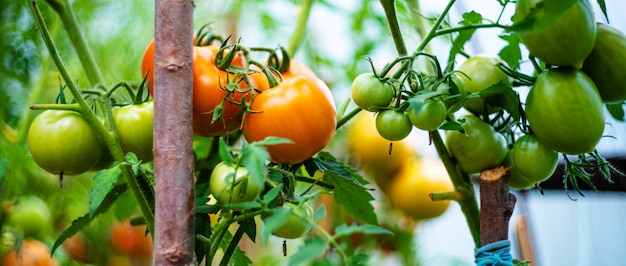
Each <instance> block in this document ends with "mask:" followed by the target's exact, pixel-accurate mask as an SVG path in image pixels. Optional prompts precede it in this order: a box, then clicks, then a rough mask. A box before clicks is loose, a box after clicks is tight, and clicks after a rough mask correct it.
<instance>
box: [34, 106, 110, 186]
mask: <svg viewBox="0 0 626 266" xmlns="http://www.w3.org/2000/svg"><path fill="white" fill-rule="evenodd" d="M28 147H29V149H30V153H31V155H32V156H33V159H34V160H35V162H37V164H38V165H39V166H40V167H41V168H43V169H44V170H46V171H48V172H50V173H52V174H61V173H63V174H66V175H78V174H81V173H84V172H86V171H87V170H89V169H91V167H93V166H94V165H95V164H96V163H97V162H98V160H100V157H101V156H102V152H103V150H104V149H105V148H104V144H103V143H102V141H101V139H100V137H99V136H98V134H96V132H95V131H94V130H93V129H92V128H91V126H90V125H89V124H88V123H87V122H86V121H85V119H84V118H83V117H82V115H81V114H80V113H78V112H74V111H66V110H46V111H43V112H42V113H40V114H39V115H38V116H37V117H36V118H35V119H34V120H33V122H32V123H31V125H30V129H29V130H28Z"/></svg>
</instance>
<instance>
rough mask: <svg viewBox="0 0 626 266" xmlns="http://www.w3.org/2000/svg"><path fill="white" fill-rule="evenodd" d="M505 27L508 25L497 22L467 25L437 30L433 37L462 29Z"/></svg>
mask: <svg viewBox="0 0 626 266" xmlns="http://www.w3.org/2000/svg"><path fill="white" fill-rule="evenodd" d="M505 27H506V26H504V25H502V24H497V23H493V24H476V25H466V26H460V27H454V28H447V29H443V30H440V31H436V32H435V33H434V34H433V36H432V38H435V37H437V36H441V35H445V34H450V33H455V32H460V31H466V30H475V29H481V28H505Z"/></svg>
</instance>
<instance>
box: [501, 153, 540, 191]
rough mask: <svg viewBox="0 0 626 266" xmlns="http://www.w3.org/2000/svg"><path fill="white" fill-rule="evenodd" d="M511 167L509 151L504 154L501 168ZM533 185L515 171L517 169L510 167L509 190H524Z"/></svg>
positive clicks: (511, 161)
mask: <svg viewBox="0 0 626 266" xmlns="http://www.w3.org/2000/svg"><path fill="white" fill-rule="evenodd" d="M512 165H513V160H512V159H511V150H509V152H508V153H507V154H506V159H504V162H503V163H502V166H505V167H511V166H512ZM533 185H534V183H533V182H530V181H528V180H526V178H524V177H523V176H522V175H520V173H519V172H518V171H517V168H513V167H511V168H510V169H509V188H512V189H516V190H526V189H530V188H532V187H533Z"/></svg>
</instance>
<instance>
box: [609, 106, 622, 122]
mask: <svg viewBox="0 0 626 266" xmlns="http://www.w3.org/2000/svg"><path fill="white" fill-rule="evenodd" d="M606 110H608V111H609V114H611V116H612V117H613V118H615V120H618V121H622V122H623V121H624V102H622V103H616V104H607V105H606Z"/></svg>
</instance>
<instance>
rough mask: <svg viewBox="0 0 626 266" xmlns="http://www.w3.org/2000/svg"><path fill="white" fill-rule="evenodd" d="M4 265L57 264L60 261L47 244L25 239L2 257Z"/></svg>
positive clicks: (48, 265)
mask: <svg viewBox="0 0 626 266" xmlns="http://www.w3.org/2000/svg"><path fill="white" fill-rule="evenodd" d="M2 265H4V266H56V265H59V261H57V259H56V258H54V257H52V256H51V255H50V249H49V248H48V246H46V244H44V243H42V242H40V241H38V240H35V239H25V240H24V241H22V245H21V246H20V247H19V248H18V249H16V250H13V251H10V252H9V253H7V254H5V255H4V257H2Z"/></svg>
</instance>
